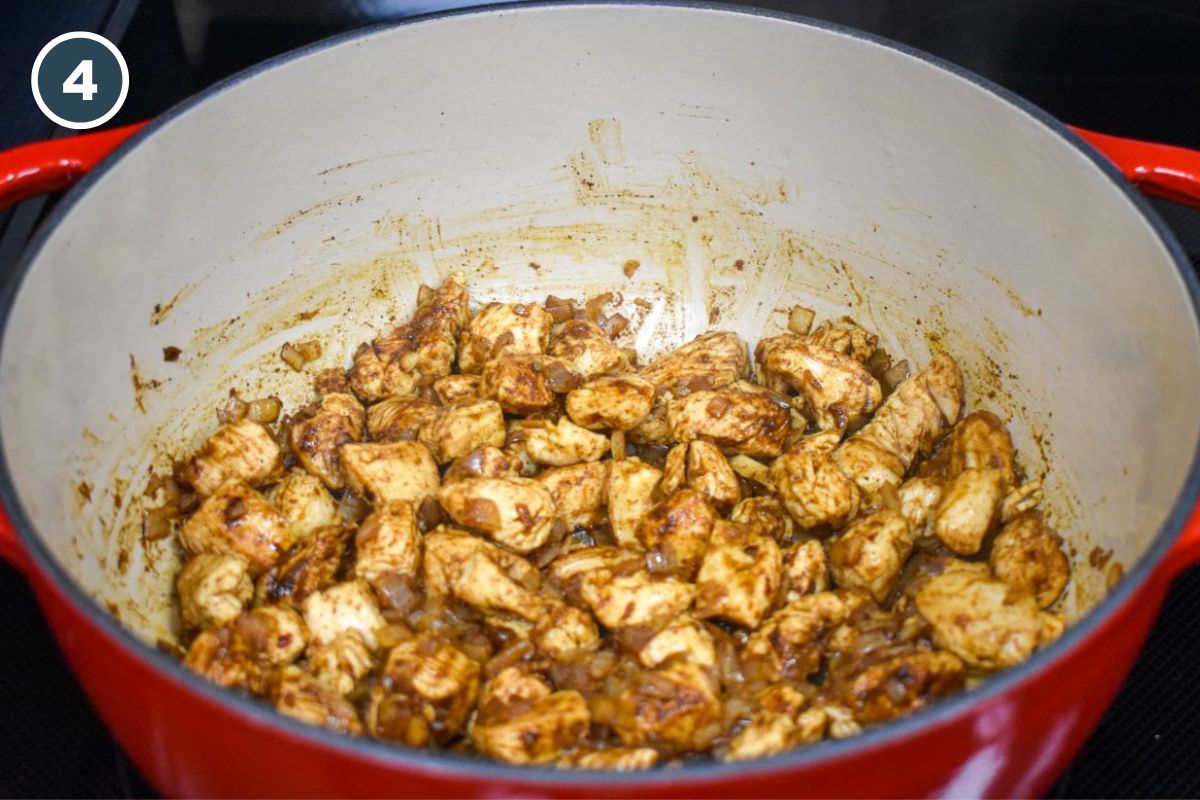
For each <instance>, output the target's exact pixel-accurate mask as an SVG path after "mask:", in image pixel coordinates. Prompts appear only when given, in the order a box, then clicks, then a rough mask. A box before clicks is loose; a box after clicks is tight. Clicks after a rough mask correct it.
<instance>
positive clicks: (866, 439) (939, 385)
mask: <svg viewBox="0 0 1200 800" xmlns="http://www.w3.org/2000/svg"><path fill="white" fill-rule="evenodd" d="M962 404H963V382H962V372H960V371H959V368H958V364H957V363H955V361H954V359H952V358H951V357H950V356H948V355H946V354H944V353H941V354H938V355H936V356H934V357H933V359H932V360H931V361H930V362H929V364H928V365H927V366H926V367H925V368H924V369H922V370H921V371H919V372H918V373H917V374H915V375H913V376H912V377H911V378H908V379H907V380H905V381H902V382H901V383H900V385H899V386H897V387H896V388H895V390H894V391H893V392H892V393H891V394H890V395H888V398H887V399H886V400H885V401H884V402H883V404H882V405H881V406H880V407H879V410H878V411H876V412H875V416H874V417H872V418H871V421H870V422H868V423H867V424H866V425H864V426H863V427H862V428H861V429H860V430H859V431H858V432H857V433H855V434H854V435H853V436H851V437H850V438H849V439H847V440H846V441H845V442H843V443H842V445H841V446H840V447H838V449H837V450H835V451H834V460H835V461H836V462H837V464H838V466H840V467H841V469H842V471H843V472H844V473H845V474H846V475H847V476H848V477H850V478H852V479H853V480H854V482H855V483H856V484H858V487H859V488H860V489H862V491H863V492H865V493H866V494H868V495H871V496H874V495H876V494H877V493H878V492H879V491H880V489H881V488H882V487H883V486H884V485H885V484H890V485H892V486H899V485H900V482H901V480H902V479H903V477H904V473H905V472H907V471H908V468H909V467H911V466H912V465H913V462H914V461H915V460H916V458H917V455H918V454H923V455H928V454H929V452H930V451H931V450H932V449H933V445H934V443H935V442H936V441H937V440H938V439H939V438H941V436H942V434H943V433H945V431H946V430H947V429H948V428H949V427H950V426H951V425H953V424H954V422H955V421H957V420H958V415H959V414H960V413H961V412H962Z"/></svg>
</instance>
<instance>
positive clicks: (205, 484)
mask: <svg viewBox="0 0 1200 800" xmlns="http://www.w3.org/2000/svg"><path fill="white" fill-rule="evenodd" d="M282 464H283V453H282V452H281V451H280V449H279V445H278V444H276V443H275V438H274V437H273V436H271V432H270V431H269V430H267V429H266V427H264V426H263V425H260V424H259V423H257V422H252V421H251V420H248V419H243V420H241V421H240V422H234V423H232V424H230V425H226V426H225V427H223V428H221V430H219V431H217V432H216V433H214V434H213V435H212V436H210V437H208V439H207V440H206V441H205V442H204V444H203V445H201V447H200V449H199V450H198V451H197V452H196V455H194V456H192V460H191V461H190V462H189V463H188V465H187V467H186V468H185V469H184V472H183V477H184V478H185V479H186V480H187V482H188V483H190V484H191V485H192V488H193V489H195V490H196V494H198V495H200V496H201V497H207V496H208V495H210V494H212V493H213V492H215V491H217V489H218V488H219V487H220V486H221V484H223V483H226V482H228V481H242V482H243V483H247V484H249V485H251V486H261V485H262V484H263V483H264V482H266V480H267V479H268V478H270V477H271V476H272V475H273V474H275V472H277V471H278V470H279V469H280V467H281V465H282Z"/></svg>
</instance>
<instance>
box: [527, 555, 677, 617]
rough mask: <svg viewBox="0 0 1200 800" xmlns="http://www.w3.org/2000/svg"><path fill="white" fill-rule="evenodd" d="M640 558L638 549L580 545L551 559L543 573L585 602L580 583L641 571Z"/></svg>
mask: <svg viewBox="0 0 1200 800" xmlns="http://www.w3.org/2000/svg"><path fill="white" fill-rule="evenodd" d="M642 561H643V559H642V556H641V554H640V553H638V552H637V551H635V550H627V549H625V548H623V547H606V546H597V547H584V548H581V549H579V550H573V551H571V552H570V553H567V554H566V555H562V556H559V557H558V558H556V559H554V561H552V562H550V566H549V568H548V569H547V574H548V576H549V578H550V580H551V581H552V582H553V583H554V584H555V585H556V586H558V587H559V588H560V589H562V590H563V593H564V594H565V595H566V597H567V599H568V600H570V601H571V602H572V603H575V604H577V605H580V604H582V605H586V604H587V603H586V601H585V600H584V597H583V595H584V586H586V585H589V584H596V587H594V588H598V586H599V585H600V584H603V583H604V582H605V581H608V580H609V579H611V578H612V577H613V575H618V574H619V575H625V574H628V573H631V572H640V571H643V570H644V567H643V564H642ZM589 591H591V590H590V589H589ZM689 602H690V600H689Z"/></svg>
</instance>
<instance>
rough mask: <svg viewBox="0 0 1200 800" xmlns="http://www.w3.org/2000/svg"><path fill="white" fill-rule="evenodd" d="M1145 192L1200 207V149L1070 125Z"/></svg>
mask: <svg viewBox="0 0 1200 800" xmlns="http://www.w3.org/2000/svg"><path fill="white" fill-rule="evenodd" d="M1068 127H1070V128H1071V130H1072V131H1074V132H1075V133H1076V134H1078V135H1079V136H1080V137H1081V138H1082V139H1083V140H1084V141H1085V142H1087V143H1088V144H1090V145H1091V146H1092V147H1094V148H1096V149H1097V150H1098V151H1100V154H1101V155H1102V156H1104V157H1105V158H1107V159H1108V160H1109V161H1111V162H1112V163H1113V164H1114V165H1115V166H1116V167H1117V169H1119V170H1121V173H1122V174H1123V175H1124V176H1125V177H1126V178H1128V179H1129V181H1130V182H1132V183H1133V185H1134V186H1136V187H1137V188H1138V189H1140V190H1141V192H1142V193H1143V194H1148V195H1153V196H1154V197H1161V198H1163V199H1165V200H1170V201H1172V202H1175V203H1182V204H1183V205H1185V206H1196V207H1200V151H1196V150H1188V149H1187V148H1186V147H1174V146H1172V145H1169V144H1154V143H1152V142H1140V141H1138V140H1136V139H1124V138H1121V137H1120V136H1110V135H1108V134H1107V133H1096V132H1095V131H1089V130H1084V129H1083V128H1076V127H1074V126H1073V125H1072V126H1068Z"/></svg>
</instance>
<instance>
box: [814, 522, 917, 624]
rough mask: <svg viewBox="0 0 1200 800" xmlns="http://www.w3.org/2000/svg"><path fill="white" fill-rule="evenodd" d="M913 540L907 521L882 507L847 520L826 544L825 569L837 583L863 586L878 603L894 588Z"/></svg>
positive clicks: (853, 586) (848, 585) (910, 551)
mask: <svg viewBox="0 0 1200 800" xmlns="http://www.w3.org/2000/svg"><path fill="white" fill-rule="evenodd" d="M915 543H916V539H915V537H914V536H913V533H912V529H911V528H910V527H909V525H908V520H906V519H905V518H904V517H903V516H901V515H900V512H898V511H892V510H890V509H883V510H881V511H876V512H875V513H874V514H871V515H870V516H867V517H862V518H861V519H857V520H855V521H854V522H852V523H850V527H848V528H846V531H845V533H843V534H842V535H841V536H839V537H837V538H836V539H834V540H833V541H832V542H831V543H830V545H829V568H830V570H831V571H832V572H833V580H834V582H836V583H837V585H838V586H844V587H849V588H855V589H865V590H866V591H867V592H869V593H870V594H871V596H872V597H874V598H875V600H876V602H879V603H882V602H883V601H884V600H886V599H887V597H888V596H889V595H890V594H891V593H892V590H894V589H895V588H896V583H897V582H898V581H899V580H900V571H901V570H902V569H904V562H906V561H908V557H909V556H910V555H911V554H912V550H913V545H914V544H915Z"/></svg>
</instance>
